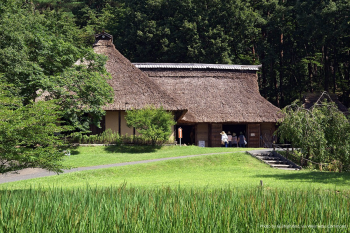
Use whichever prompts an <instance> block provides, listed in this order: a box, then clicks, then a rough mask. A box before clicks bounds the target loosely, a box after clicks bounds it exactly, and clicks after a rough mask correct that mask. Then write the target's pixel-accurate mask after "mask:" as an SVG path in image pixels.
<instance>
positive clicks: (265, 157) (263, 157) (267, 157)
mask: <svg viewBox="0 0 350 233" xmlns="http://www.w3.org/2000/svg"><path fill="white" fill-rule="evenodd" d="M256 157H257V158H259V159H262V160H280V158H278V157H272V156H259V155H258V156H256Z"/></svg>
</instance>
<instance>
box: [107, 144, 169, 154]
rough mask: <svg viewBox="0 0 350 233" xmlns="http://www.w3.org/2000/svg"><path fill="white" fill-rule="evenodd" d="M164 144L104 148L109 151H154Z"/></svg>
mask: <svg viewBox="0 0 350 233" xmlns="http://www.w3.org/2000/svg"><path fill="white" fill-rule="evenodd" d="M161 147H162V146H140V145H120V146H105V147H104V148H103V149H104V151H106V152H109V153H130V154H140V153H152V152H156V151H157V150H159V149H160V148H161Z"/></svg>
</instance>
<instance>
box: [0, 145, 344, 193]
mask: <svg viewBox="0 0 350 233" xmlns="http://www.w3.org/2000/svg"><path fill="white" fill-rule="evenodd" d="M349 178H350V174H349V173H332V172H318V171H308V170H302V171H285V170H278V169H273V168H270V167H269V166H267V165H266V164H264V163H262V162H260V161H259V160H257V159H255V158H253V157H252V156H250V155H248V154H245V153H244V152H238V151H237V152H234V153H229V154H221V155H204V156H200V157H194V158H183V159H177V160H170V161H161V162H154V163H149V164H138V165H127V166H123V167H115V168H108V169H97V170H90V171H81V172H74V173H68V174H61V175H59V176H51V177H44V178H38V179H31V180H24V181H18V182H13V183H5V184H1V185H0V188H2V189H4V188H5V189H29V188H33V187H41V188H50V187H59V188H64V189H76V188H83V187H86V185H89V186H91V187H110V186H119V185H121V184H123V183H126V184H127V187H139V188H145V189H153V188H160V187H170V188H177V187H181V188H185V189H218V188H239V189H242V190H243V189H249V188H255V187H257V186H259V184H260V180H262V181H263V185H264V188H278V189H286V190H287V189H290V190H293V189H303V190H307V189H310V188H311V189H320V190H333V191H334V190H350V179H349Z"/></svg>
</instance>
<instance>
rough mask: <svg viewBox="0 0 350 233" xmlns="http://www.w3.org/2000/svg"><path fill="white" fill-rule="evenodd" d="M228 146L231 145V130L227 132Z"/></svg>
mask: <svg viewBox="0 0 350 233" xmlns="http://www.w3.org/2000/svg"><path fill="white" fill-rule="evenodd" d="M227 140H228V147H232V135H231V132H230V131H228V132H227Z"/></svg>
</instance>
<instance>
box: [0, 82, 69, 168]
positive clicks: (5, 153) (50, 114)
mask: <svg viewBox="0 0 350 233" xmlns="http://www.w3.org/2000/svg"><path fill="white" fill-rule="evenodd" d="M11 89H14V88H12V87H11V86H5V85H4V84H0V174H1V173H6V172H9V171H16V170H20V169H23V168H35V167H41V168H44V169H47V170H49V171H54V172H57V173H58V172H60V171H61V169H62V168H63V166H62V164H61V160H62V158H63V156H64V153H63V152H62V151H61V150H60V148H59V146H60V145H62V141H61V140H60V136H59V134H58V133H60V132H63V131H65V130H68V129H69V128H68V127H67V126H60V125H59V124H60V122H59V121H58V117H60V116H61V115H62V112H61V111H60V110H59V108H60V107H59V106H58V105H57V104H56V101H54V100H50V101H39V102H37V103H29V104H27V105H25V106H24V105H23V104H22V101H21V99H19V98H18V97H16V96H13V95H12V94H11V92H10V91H9V90H11Z"/></svg>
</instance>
